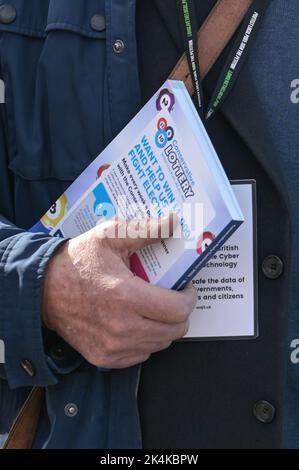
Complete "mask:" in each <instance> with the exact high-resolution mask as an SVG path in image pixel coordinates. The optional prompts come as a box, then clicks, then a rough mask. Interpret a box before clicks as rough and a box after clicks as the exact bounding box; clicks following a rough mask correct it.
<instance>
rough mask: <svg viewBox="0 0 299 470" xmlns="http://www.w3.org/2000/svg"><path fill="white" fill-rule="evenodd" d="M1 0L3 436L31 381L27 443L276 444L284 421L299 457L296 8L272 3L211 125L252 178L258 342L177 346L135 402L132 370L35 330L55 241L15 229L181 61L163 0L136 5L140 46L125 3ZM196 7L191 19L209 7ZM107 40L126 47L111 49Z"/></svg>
mask: <svg viewBox="0 0 299 470" xmlns="http://www.w3.org/2000/svg"><path fill="white" fill-rule="evenodd" d="M4 3H9V4H10V5H13V6H14V8H15V12H16V15H15V18H13V17H11V20H10V21H9V22H6V23H4V22H2V23H1V21H0V78H1V79H2V80H4V82H5V88H6V89H5V104H4V105H0V106H1V115H0V116H1V121H0V214H1V216H0V339H3V340H4V341H5V347H6V362H5V365H4V366H0V377H1V379H0V434H4V433H5V432H7V430H8V429H9V426H10V425H11V422H12V420H13V418H14V417H15V415H16V413H17V410H18V409H19V407H20V406H21V404H22V402H23V400H24V398H25V396H26V394H27V393H28V391H29V390H30V387H32V386H33V385H43V386H46V387H47V392H46V400H45V402H44V404H43V409H42V414H41V419H40V425H39V430H38V434H37V437H36V439H35V442H34V446H35V447H37V448H39V447H43V448H61V447H67V448H76V447H83V448H115V447H140V446H141V434H142V437H143V445H144V446H145V447H280V446H282V442H283V440H282V431H283V426H285V429H286V433H285V436H286V443H285V445H291V444H292V445H294V446H296V445H297V446H299V438H298V434H299V433H297V435H296V433H294V432H290V431H289V429H297V428H296V426H297V424H298V421H299V419H298V416H297V418H296V413H294V410H293V408H292V406H293V403H294V399H293V395H295V392H296V387H298V385H297V384H298V383H299V380H297V381H296V374H297V375H298V372H297V370H296V369H295V367H293V366H292V367H291V369H290V370H289V376H288V377H289V378H288V381H289V382H288V383H289V388H288V390H287V393H288V396H289V399H288V403H287V405H288V406H286V405H285V403H284V391H285V387H286V377H287V375H286V370H287V366H288V365H290V361H289V352H290V351H289V348H288V345H289V342H290V340H291V339H292V338H294V337H299V327H298V322H297V323H296V317H294V316H292V319H293V318H295V321H292V328H291V330H290V331H291V332H290V337H289V339H288V334H287V329H288V315H287V313H288V310H287V307H288V301H289V305H290V312H291V314H292V312H295V306H296V303H297V299H296V295H298V292H297V291H298V289H297V290H296V288H295V287H296V280H297V277H296V272H293V277H292V279H293V283H295V284H293V296H291V298H290V299H289V298H288V289H289V269H290V259H291V256H293V257H294V256H295V254H294V252H293V254H292V253H291V252H290V249H291V228H290V221H289V215H290V214H291V216H292V220H293V222H294V227H295V228H294V230H293V232H294V234H295V237H296V234H297V232H296V223H297V218H298V216H296V214H297V211H296V208H297V205H298V201H297V202H296V197H295V195H296V189H297V188H296V181H297V180H296V179H295V178H293V179H292V175H296V174H297V175H298V167H297V163H296V158H295V157H296V154H297V153H298V150H296V149H297V148H298V143H299V142H298V135H297V133H296V125H295V122H296V117H297V120H298V112H299V105H298V106H296V105H295V104H294V103H293V102H292V101H291V99H290V95H291V91H292V90H291V88H290V87H291V83H292V81H293V80H294V79H296V78H298V77H296V73H297V71H298V70H297V67H296V64H297V66H298V60H297V62H296V61H294V62H292V60H291V56H290V57H288V54H291V53H290V52H289V51H292V50H293V51H295V50H296V45H297V42H298V33H297V22H296V21H295V19H294V18H296V15H297V17H298V14H299V7H298V4H297V3H298V2H296V0H288V1H286V0H273V2H272V5H271V7H270V8H269V10H268V13H267V16H266V18H265V21H264V24H263V28H262V30H261V32H260V33H259V35H258V38H257V40H256V42H255V45H254V48H253V50H252V52H251V54H250V57H249V60H248V61H247V63H246V66H245V67H244V69H243V71H242V73H241V76H240V78H239V80H238V83H237V85H236V87H235V88H234V90H233V93H232V94H231V96H230V98H229V100H228V101H227V102H226V104H225V106H224V107H223V109H222V111H221V113H219V114H218V115H217V116H216V117H215V118H214V119H213V120H211V121H210V123H209V124H208V131H209V133H210V135H211V138H212V140H213V142H214V144H215V146H216V149H217V150H218V153H219V155H220V157H221V159H222V162H223V164H224V166H225V169H226V171H227V172H228V175H229V177H230V178H232V179H242V178H246V179H248V178H253V179H256V180H257V189H258V239H259V240H258V259H259V325H260V336H259V339H258V340H255V341H237V342H204V343H189V344H175V345H173V346H172V347H171V348H170V349H169V350H167V351H165V352H163V353H159V354H156V355H154V356H153V357H152V358H151V360H150V361H148V363H147V364H146V365H145V366H144V367H143V369H142V375H141V383H140V387H139V403H137V396H136V395H137V390H138V384H139V375H140V369H139V367H134V368H130V369H127V370H124V371H103V370H99V369H96V368H95V367H92V366H90V365H89V364H87V363H86V362H85V361H84V360H83V359H82V358H81V357H80V356H79V355H78V354H77V353H76V352H75V351H73V350H71V349H70V348H69V347H68V346H67V345H66V344H64V343H63V342H62V341H61V340H60V339H59V338H57V337H56V336H55V335H52V334H50V333H49V332H47V331H42V325H41V315H40V310H41V295H42V286H43V277H44V273H45V270H46V267H47V263H48V262H49V260H50V259H51V256H52V255H53V253H55V250H56V249H57V248H58V246H60V244H61V243H62V242H63V241H61V240H58V239H53V238H50V237H47V236H45V235H41V234H34V235H33V234H30V233H28V232H27V231H26V230H28V228H29V227H31V226H32V225H33V224H34V223H35V222H36V220H37V219H38V218H40V216H41V215H42V214H43V213H44V212H45V210H47V209H48V207H49V205H50V203H51V202H52V201H54V200H56V198H57V197H58V196H59V195H60V194H61V193H62V192H63V191H64V190H65V189H66V187H67V186H68V185H69V184H70V182H71V181H73V180H74V179H75V178H76V177H77V176H78V175H79V174H80V172H81V171H82V170H83V169H84V168H85V167H86V166H87V165H88V163H89V162H90V161H91V160H92V159H93V158H94V157H96V156H97V155H98V154H99V152H100V151H101V150H102V149H103V148H104V147H105V146H106V145H107V144H108V143H109V142H110V141H111V139H112V138H113V137H114V136H115V135H116V134H117V133H118V132H119V131H120V130H121V129H122V128H123V127H124V125H125V124H126V123H127V122H128V121H129V120H130V119H131V117H132V116H133V115H134V114H135V113H136V111H137V110H138V109H139V108H140V106H141V104H142V100H145V99H146V98H148V97H149V96H150V95H151V94H153V93H154V92H155V91H156V89H157V88H158V87H159V86H160V85H161V83H162V82H163V81H164V80H165V79H166V78H167V76H168V74H169V72H170V71H171V69H172V67H173V65H174V64H175V63H176V61H177V60H178V58H179V57H180V54H181V52H182V44H181V39H180V36H179V30H178V23H177V17H176V13H175V8H173V7H174V3H175V2H174V0H163V1H162V0H153V1H152V2H141V1H140V0H139V2H137V18H138V22H137V44H136V28H135V11H136V2H135V0H113V1H112V0H111V1H110V0H87V1H86V0H43V1H40V0H8V1H7V2H4V1H2V0H0V6H1V5H2V4H4ZM200 3H201V4H202V3H203V5H204V6H203V7H202V8H198V12H197V13H198V23H199V24H200V23H201V22H202V21H203V19H204V17H205V16H206V14H207V13H208V11H209V9H210V8H211V6H212V5H213V3H214V1H213V0H206V1H205V2H198V3H197V6H198V7H200V6H201V5H200ZM9 11H10V14H11V13H12V12H13V11H14V10H12V9H10V10H9ZM95 14H97V15H100V16H99V17H98V18H97V19H98V21H97V22H96V23H97V25H96V27H95V26H94V21H93V22H91V19H92V18H93V17H94V15H95ZM13 16H14V15H13ZM92 24H93V26H92ZM153 31H155V34H153ZM282 38H284V39H283V40H282ZM117 39H121V40H122V41H123V43H124V45H125V47H124V50H123V51H122V53H120V54H118V53H116V52H115V50H114V47H113V46H114V43H115V41H116V40H117ZM161 45H163V47H161ZM296 54H297V52H296ZM297 56H298V54H297ZM224 58H225V54H224V55H223V57H222V60H223V59H224ZM138 59H139V60H138ZM297 59H298V57H297ZM220 67H221V60H220V61H219V62H218V64H216V66H215V67H214V68H213V70H212V71H211V73H210V74H209V76H208V78H207V79H206V80H205V84H204V85H205V93H206V95H207V96H208V95H209V94H210V93H211V91H212V90H213V87H214V86H215V82H216V80H217V77H218V76H219V70H220ZM271 77H273V78H275V79H273V80H270V78H271ZM286 123H287V125H285V124H286ZM289 169H290V170H289ZM288 171H289V173H288ZM296 172H297V173H296ZM286 182H287V184H286ZM288 187H289V189H290V191H288V190H287V189H288ZM288 193H289V194H291V196H292V199H291V203H290V202H289V199H288V196H289V194H288ZM296 217H297V218H296ZM298 223H299V221H298ZM271 254H274V255H277V256H279V257H280V258H281V260H282V261H283V264H284V272H283V274H282V275H281V276H280V277H279V278H277V279H275V280H273V279H272V280H271V279H268V278H267V277H265V275H264V274H263V272H262V269H261V266H262V263H263V260H264V258H265V257H266V256H268V255H271ZM297 334H298V336H296V335H297ZM24 359H26V360H28V361H30V363H31V364H32V365H33V366H34V374H28V373H27V372H26V371H25V370H24V368H23V367H22V362H23V363H24ZM262 399H264V400H267V401H269V402H270V403H271V404H272V405H273V406H274V407H275V409H276V414H275V416H274V417H273V419H272V420H271V422H269V423H268V424H266V423H262V422H261V421H259V420H258V419H257V418H256V417H255V416H254V413H253V409H254V405H255V404H256V402H258V401H259V400H262ZM70 404H73V405H75V406H74V407H73V408H74V409H75V410H76V412H75V414H73V415H72V416H70V414H69V413H68V410H69V408H70V407H69V405H70ZM138 404H139V407H138ZM138 408H139V409H138ZM297 414H298V413H297ZM139 415H140V417H141V420H140V418H139ZM284 417H285V418H290V419H288V420H287V419H285V420H284V419H283V418H284ZM296 419H297V421H296ZM140 422H141V429H140ZM290 423H291V426H290ZM292 426H293V428H292Z"/></svg>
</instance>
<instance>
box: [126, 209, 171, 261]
mask: <svg viewBox="0 0 299 470" xmlns="http://www.w3.org/2000/svg"><path fill="white" fill-rule="evenodd" d="M124 223H125V224H126V238H123V239H119V240H118V241H119V243H120V244H121V247H122V248H125V249H127V250H128V251H129V254H132V253H134V252H135V251H138V250H140V249H141V248H144V247H145V246H148V245H153V244H154V243H156V242H157V241H158V240H162V239H164V238H165V239H166V238H170V237H171V236H172V235H173V234H174V232H175V231H176V229H177V228H178V225H179V220H178V216H177V215H176V214H174V213H170V214H168V215H166V216H165V217H161V218H159V219H155V218H150V219H140V220H136V219H133V220H127V221H125V222H124Z"/></svg>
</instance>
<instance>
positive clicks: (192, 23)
mask: <svg viewBox="0 0 299 470" xmlns="http://www.w3.org/2000/svg"><path fill="white" fill-rule="evenodd" d="M177 6H178V12H179V19H180V25H181V30H182V33H183V37H184V43H185V49H186V54H187V59H188V64H189V70H190V73H191V77H192V83H193V88H194V93H195V96H196V104H197V110H198V113H199V115H200V117H201V118H203V117H204V104H203V90H202V83H201V79H200V67H199V50H198V42H197V21H196V12H195V9H194V2H193V0H192V1H190V0H177Z"/></svg>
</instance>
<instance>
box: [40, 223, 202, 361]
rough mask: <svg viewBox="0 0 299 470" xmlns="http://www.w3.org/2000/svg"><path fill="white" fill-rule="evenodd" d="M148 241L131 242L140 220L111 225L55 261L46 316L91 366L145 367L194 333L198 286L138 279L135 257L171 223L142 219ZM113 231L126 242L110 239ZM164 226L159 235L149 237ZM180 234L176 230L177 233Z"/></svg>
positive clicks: (46, 298) (79, 240)
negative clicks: (180, 288) (178, 287)
mask: <svg viewBox="0 0 299 470" xmlns="http://www.w3.org/2000/svg"><path fill="white" fill-rule="evenodd" d="M133 224H135V228H136V229H137V230H138V229H140V228H141V227H142V226H143V228H145V230H146V232H145V233H146V234H147V235H148V238H145V237H144V238H141V237H139V238H132V237H129V234H128V231H129V230H128V227H129V226H130V228H131V229H132V221H130V222H129V226H128V223H127V222H125V221H115V220H113V221H109V222H107V223H104V224H100V225H98V226H97V227H95V228H94V229H93V230H91V231H90V232H88V233H86V234H84V235H81V236H79V237H77V238H74V239H73V240H70V241H69V242H67V243H65V244H64V245H63V246H62V247H61V248H60V249H59V251H58V252H57V253H56V255H55V256H54V257H53V259H52V260H51V261H50V263H49V267H48V269H47V273H46V277H45V284H44V302H43V315H44V322H45V324H46V326H47V327H48V328H49V329H52V330H54V331H56V333H57V334H58V335H59V336H61V337H62V338H63V339H64V340H65V341H66V342H67V343H69V344H70V345H71V346H72V347H73V348H74V349H76V350H77V351H79V353H81V355H82V356H83V357H84V358H85V359H86V360H87V361H88V362H90V363H91V364H93V365H95V366H98V367H104V368H125V367H129V366H132V365H135V364H138V363H141V362H144V361H145V360H147V359H148V358H149V356H150V355H151V354H152V353H153V352H156V351H160V350H163V349H166V348H167V347H169V346H170V344H171V343H172V342H173V341H174V340H176V339H179V338H182V337H183V336H184V335H185V334H186V333H187V331H188V326H189V324H188V317H189V315H190V313H191V312H192V310H193V308H194V306H195V303H196V299H197V297H196V292H195V290H194V289H193V287H191V286H190V287H188V288H186V289H185V290H184V291H181V292H175V291H172V290H169V289H162V288H159V287H155V286H153V285H151V284H149V283H147V282H145V281H143V280H142V279H140V278H138V277H136V276H134V275H133V274H132V272H131V271H130V270H129V257H130V255H131V254H132V253H134V252H135V251H137V250H138V249H140V248H142V247H145V246H147V245H150V244H152V243H155V242H156V241H157V240H158V239H160V238H161V232H162V234H163V229H164V228H165V227H164V226H165V224H167V226H169V224H170V225H173V216H170V218H168V217H166V218H164V219H159V220H156V219H149V220H141V221H134V222H133ZM107 228H108V229H109V228H113V229H116V231H117V232H118V233H119V232H120V230H122V233H123V232H124V231H125V232H124V233H125V234H126V238H107V237H105V236H104V231H105V230H107ZM153 229H154V230H155V229H156V232H155V233H157V234H158V235H157V238H156V239H153V238H150V237H149V233H150V232H151V233H153V232H154V230H153ZM172 231H173V229H171V233H172Z"/></svg>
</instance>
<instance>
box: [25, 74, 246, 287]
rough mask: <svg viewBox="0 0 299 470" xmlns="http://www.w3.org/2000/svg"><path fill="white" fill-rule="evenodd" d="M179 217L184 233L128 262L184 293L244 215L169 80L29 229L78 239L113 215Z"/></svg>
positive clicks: (179, 87) (194, 117)
mask: <svg viewBox="0 0 299 470" xmlns="http://www.w3.org/2000/svg"><path fill="white" fill-rule="evenodd" d="M169 212H174V213H176V214H177V215H178V218H179V221H180V227H179V233H176V234H175V235H174V236H173V237H171V238H169V239H165V240H162V241H160V242H157V243H155V244H153V245H151V246H149V247H146V248H144V249H142V250H140V251H138V252H137V253H136V254H134V255H133V256H132V258H131V269H132V271H133V272H134V273H135V274H136V275H138V276H140V277H141V278H143V279H144V280H146V281H148V282H151V283H153V284H156V285H159V286H161V287H168V288H173V289H178V290H179V289H182V288H183V287H184V286H185V285H186V284H187V283H189V282H190V280H191V279H193V278H194V276H195V275H196V274H197V273H198V271H199V270H200V269H201V268H202V267H203V266H204V265H205V264H206V263H207V261H208V260H209V259H210V258H211V256H213V254H214V253H215V252H216V251H217V250H218V249H219V248H220V247H221V246H222V245H223V244H224V243H225V242H226V240H227V239H228V238H229V237H230V236H231V235H232V234H233V232H234V231H235V230H236V229H237V228H238V227H239V226H240V224H242V222H243V220H244V219H243V215H242V211H241V209H240V207H239V204H238V202H237V199H236V197H235V195H234V192H233V190H232V188H231V185H230V183H229V181H228V179H227V176H226V174H225V172H224V170H223V168H222V166H221V163H220V161H219V159H218V157H217V154H216V152H215V150H214V148H213V145H212V143H211V141H210V138H209V136H208V134H207V133H206V130H205V128H204V126H203V124H202V122H201V120H200V118H199V116H198V114H197V111H196V109H195V107H194V105H193V102H192V100H191V98H190V96H189V93H188V91H187V89H186V87H185V85H184V83H183V82H179V81H172V80H168V81H167V82H165V83H164V85H163V86H162V87H161V88H160V89H159V90H158V92H157V93H156V94H155V95H154V96H153V97H152V99H151V100H150V101H149V102H148V103H147V104H146V105H145V106H144V107H143V108H142V109H141V111H140V112H139V113H138V114H137V115H136V116H135V118H133V119H132V120H131V121H130V123H129V124H128V125H127V126H126V127H125V128H124V129H123V131H122V132H121V133H120V134H119V135H118V136H117V137H116V138H115V139H114V140H113V141H112V142H111V143H110V144H109V145H108V146H107V147H106V149H105V150H104V151H103V152H102V153H101V154H100V155H99V156H98V157H97V158H96V159H95V160H93V161H92V163H91V164H90V165H89V166H88V167H87V168H86V170H85V171H84V172H83V173H82V174H81V175H80V176H79V177H78V178H77V179H76V180H75V181H74V183H72V184H71V186H70V187H69V188H68V189H67V190H66V192H65V193H64V194H63V195H62V196H61V197H60V198H59V199H58V200H57V201H56V202H55V204H53V205H52V207H51V208H50V209H49V211H48V212H47V213H46V214H45V215H44V216H43V217H42V218H41V220H40V221H39V222H38V223H37V224H36V225H35V226H34V227H33V228H32V229H31V230H32V231H33V232H44V233H48V234H50V235H52V236H59V237H65V238H72V237H76V236H78V235H80V234H82V233H84V232H86V231H88V230H90V229H92V228H93V227H95V226H96V225H97V224H100V223H102V222H104V221H107V220H108V219H111V218H113V217H119V218H123V219H127V220H128V219H129V220H130V219H133V218H144V217H162V216H164V215H166V214H167V213H169Z"/></svg>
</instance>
